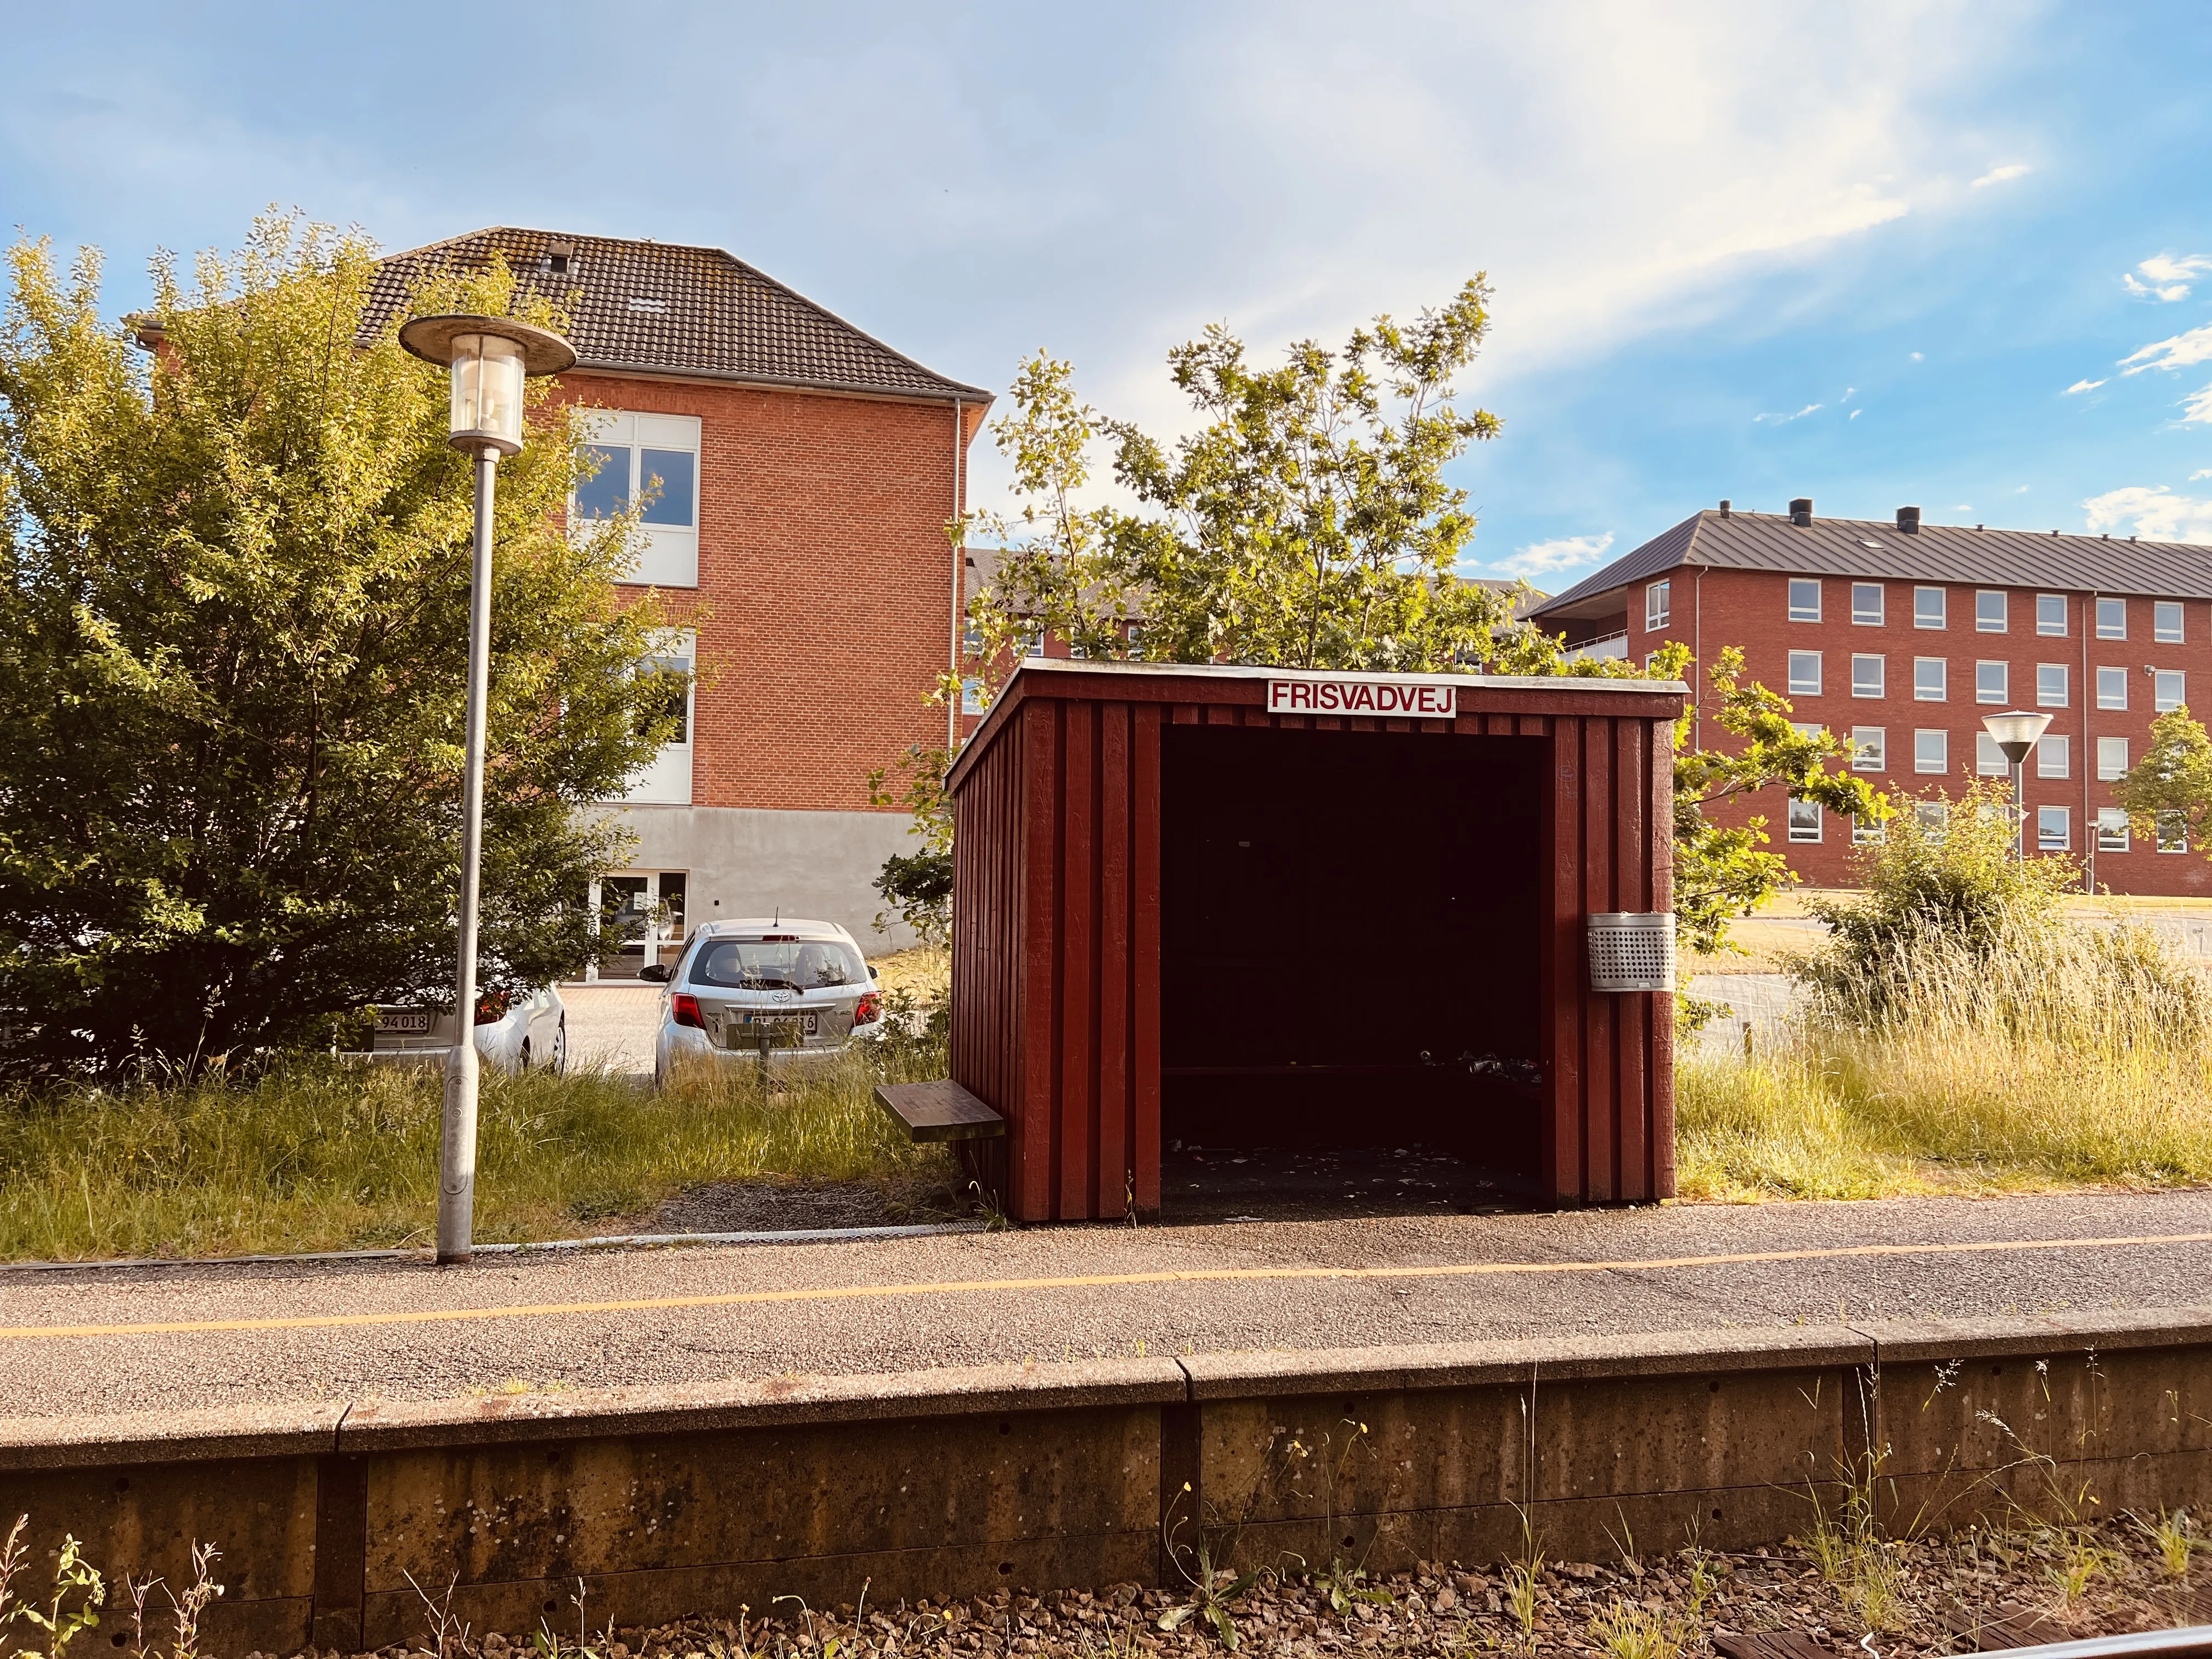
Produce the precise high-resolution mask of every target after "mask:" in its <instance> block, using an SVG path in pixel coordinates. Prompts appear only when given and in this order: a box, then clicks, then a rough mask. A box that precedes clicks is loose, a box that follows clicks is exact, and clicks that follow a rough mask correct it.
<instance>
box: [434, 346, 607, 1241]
mask: <svg viewBox="0 0 2212 1659" xmlns="http://www.w3.org/2000/svg"><path fill="white" fill-rule="evenodd" d="M399 343H400V344H401V345H403V346H404V347H406V349H408V350H410V351H411V352H413V353H414V354H415V355H416V356H417V357H420V358H422V360H423V361H425V362H433V363H438V364H441V365H442V366H444V367H446V368H448V369H450V370H451V371H452V374H453V408H452V415H451V419H450V430H449V432H448V434H447V442H449V443H451V444H452V445H453V447H454V448H456V449H458V450H460V451H462V452H463V453H467V454H472V455H474V456H475V457H476V459H477V514H476V553H475V557H474V560H473V562H472V563H471V566H470V571H469V729H468V758H467V762H466V764H465V771H464V774H463V779H462V784H461V899H460V929H459V931H460V939H459V947H458V949H457V951H455V957H456V961H455V965H454V969H453V1026H454V1036H453V1051H452V1053H450V1054H447V1057H446V1112H445V1121H444V1127H443V1131H442V1134H441V1140H440V1146H439V1152H438V1260H439V1261H441V1262H443V1261H467V1260H468V1259H469V1255H470V1249H471V1238H470V1235H471V1231H473V1228H474V1223H475V1216H476V1195H477V1194H476V1189H477V1044H476V1012H477V876H478V872H480V870H481V868H482V866H483V768H484V703H485V702H486V700H487V698H488V696H489V692H490V682H491V517H492V472H493V469H494V468H495V467H497V466H498V465H499V458H500V457H501V456H502V455H516V454H520V453H521V452H522V382H523V380H524V378H525V377H526V376H528V375H532V374H559V373H560V372H561V371H562V369H564V368H568V367H569V366H570V365H571V364H573V363H574V362H575V361H576V351H575V348H574V347H573V346H571V345H570V344H569V343H568V342H567V341H566V340H564V339H562V337H560V336H559V335H557V334H556V333H554V332H552V331H550V329H543V328H538V327H535V326H533V325H531V324H529V323H520V322H517V321H515V320H514V319H513V318H512V317H469V316H443V317H417V318H416V319H414V321H412V322H410V323H409V324H408V325H406V326H405V327H404V328H402V329H401V330H400V331H399Z"/></svg>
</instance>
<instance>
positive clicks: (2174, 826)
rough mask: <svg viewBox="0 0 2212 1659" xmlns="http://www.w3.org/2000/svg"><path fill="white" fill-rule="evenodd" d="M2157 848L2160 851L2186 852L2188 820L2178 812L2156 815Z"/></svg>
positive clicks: (2187, 847)
mask: <svg viewBox="0 0 2212 1659" xmlns="http://www.w3.org/2000/svg"><path fill="white" fill-rule="evenodd" d="M2158 850H2159V851H2160V852H2161V853H2186V852H2187V851H2188V850H2189V820H2188V819H2187V818H2185V817H2183V816H2182V815H2181V814H2180V813H2179V812H2160V814H2159V815H2158Z"/></svg>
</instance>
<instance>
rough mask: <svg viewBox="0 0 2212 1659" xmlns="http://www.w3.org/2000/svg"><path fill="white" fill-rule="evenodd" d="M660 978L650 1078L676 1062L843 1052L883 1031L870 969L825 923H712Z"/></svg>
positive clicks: (663, 1077) (651, 975)
mask: <svg viewBox="0 0 2212 1659" xmlns="http://www.w3.org/2000/svg"><path fill="white" fill-rule="evenodd" d="M639 976H640V977H641V978H643V979H653V980H659V981H661V982H662V983H663V984H664V985H665V987H666V988H665V990H663V991H662V992H661V994H660V1019H659V1030H657V1031H656V1032H655V1033H654V1035H653V1080H654V1081H655V1082H656V1083H665V1082H666V1081H667V1079H668V1075H669V1073H670V1072H671V1071H672V1070H673V1069H674V1068H675V1066H676V1065H677V1064H678V1062H679V1061H683V1060H695V1061H721V1062H724V1063H729V1062H733V1061H734V1062H739V1063H744V1062H750V1063H754V1064H758V1063H761V1062H762V1061H763V1060H813V1059H818V1058H821V1057H823V1056H824V1055H829V1054H842V1053H843V1052H845V1050H846V1049H847V1048H848V1047H850V1046H851V1045H852V1044H853V1043H855V1042H873V1041H875V1040H877V1039H878V1038H880V1037H881V1036H883V1034H884V999H883V995H882V994H881V992H879V991H878V989H877V987H876V971H875V969H872V968H871V967H869V966H868V963H867V958H866V957H863V956H862V955H861V954H860V944H859V942H858V941H857V940H855V939H854V937H853V936H852V935H851V934H850V933H847V932H846V931H845V930H844V929H843V928H842V927H838V926H837V925H836V923H835V922H830V921H793V920H792V919H790V918H789V917H778V918H776V919H775V920H773V921H766V920H757V921H711V922H708V923H707V924H706V925H705V926H704V927H701V928H700V929H699V931H698V932H697V933H694V934H692V935H691V938H690V940H689V942H687V943H686V944H685V945H684V954H683V955H682V956H681V957H678V958H677V960H676V963H675V965H674V966H673V967H670V966H666V965H665V964H655V965H654V966H653V967H650V968H647V969H643V970H642V971H641V974H640V975H639Z"/></svg>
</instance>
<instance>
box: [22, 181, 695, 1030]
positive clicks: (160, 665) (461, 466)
mask: <svg viewBox="0 0 2212 1659" xmlns="http://www.w3.org/2000/svg"><path fill="white" fill-rule="evenodd" d="M9 264H10V268H11V270H12V274H13V289H12V292H11V294H10V295H9V302H8V307H7V312H6V315H5V320H4V326H0V515H4V533H0V726H3V727H4V729H5V730H6V732H7V733H8V741H7V743H6V744H0V1011H5V1012H4V1013H0V1024H6V1025H8V1026H9V1027H11V1028H12V1032H13V1037H14V1041H13V1042H12V1043H11V1045H10V1048H9V1057H10V1058H11V1059H12V1060H15V1062H17V1063H29V1064H35V1065H43V1066H56V1065H75V1066H88V1067H103V1066H112V1065H114V1064H117V1063H118V1062H119V1061H121V1060H125V1059H126V1058H129V1057H131V1056H134V1055H143V1056H149V1057H161V1058H164V1059H168V1060H179V1061H183V1062H185V1063H190V1062H191V1061H192V1060H194V1059H195V1057H199V1056H211V1055H214V1054H220V1053H222V1052H224V1051H227V1050H229V1049H232V1048H239V1047H241V1046H246V1047H252V1046H261V1045H271V1044H286V1043H294V1042H302V1041H314V1040H316V1039H318V1038H319V1037H323V1036H326V1035H327V1033H328V1031H329V1030H330V1026H329V1018H330V1017H331V1015H333V1014H334V1013H337V1012H343V1011H349V1010H352V1009H356V1008H358V1007H360V1006H362V1005H364V1004H367V1003H371V1002H375V1001H381V1000H392V999H399V998H404V999H407V1000H423V1001H428V1002H431V1003H434V1004H435V1003H439V1002H441V1001H444V1000H449V999H450V996H451V991H450V988H449V987H450V984H451V977H450V976H451V972H452V951H453V926H454V921H453V904H454V896H455V890H456V888H457V886H458V884H459V875H458V866H459V815H460V769H461V761H462V740H463V735H464V733H463V722H464V709H465V663H466V653H467V636H468V590H469V541H470V529H471V461H470V459H469V458H467V457H465V456H463V455H461V454H459V453H456V452H455V451H453V449H451V448H450V447H448V446H447V442H446V427H447V409H446V404H447V391H446V386H445V377H444V375H443V374H442V373H441V371H440V370H438V369H435V368H432V367H430V366H429V365H427V364H424V363H420V362H416V360H414V359H413V358H411V357H410V356H407V355H406V354H405V353H404V352H403V351H402V350H401V349H400V347H399V345H398V339H397V319H395V321H394V323H393V325H392V326H387V327H386V328H385V329H384V330H383V331H380V332H379V333H377V334H376V335H375V336H374V337H373V338H357V337H356V331H357V329H358V328H359V326H360V323H361V319H362V313H363V306H364V302H365V301H367V299H368V291H369V283H370V281H371V279H372V276H373V275H374V250H373V249H372V248H371V247H370V246H368V243H367V242H366V241H365V240H362V238H361V237H359V236H358V235H343V236H340V235H334V234H331V233H330V232H328V231H327V230H325V229H323V228H319V227H313V226H303V225H301V224H300V223H298V222H295V220H293V219H291V218H289V217H285V216H276V215H271V216H268V217H266V218H264V219H263V220H262V221H260V222H258V223H257V224H256V226H255V228H254V230H253V233H252V236H251V237H250V239H249V240H248V241H247V243H246V246H245V247H244V249H243V250H242V251H241V252H239V253H238V254H236V255H235V256H234V257H231V258H222V257H219V256H217V255H214V254H207V255H203V256H202V257H201V258H200V259H199V260H198V261H197V265H196V268H195V270H194V272H193V275H192V276H191V278H190V279H189V281H187V280H186V279H185V278H183V277H181V276H179V273H178V272H177V270H175V268H174V266H173V264H172V263H171V262H170V261H169V260H167V258H162V259H161V260H157V261H156V263H155V266H154V279H155V302H154V305H153V307H152V309H151V311H150V313H149V315H148V317H147V318H146V319H143V323H142V327H143V325H145V324H150V325H151V328H150V329H149V330H148V337H155V338H158V339H159V340H160V341H161V346H160V349H158V350H156V351H155V352H153V353H152V354H151V355H150V356H146V355H143V354H141V353H139V352H138V351H137V349H136V348H135V347H134V345H133V342H132V337H131V332H130V331H126V330H124V329H118V328H116V327H113V326H111V325H106V324H104V323H103V322H102V321H101V319H100V312H99V299H100V292H99V290H100V257H99V255H98V254H97V253H94V252H87V253H85V254H82V255H81V256H80V258H78V260H77V262H76V266H75V268H74V270H73V271H72V272H71V273H70V275H69V276H67V277H64V276H62V275H61V274H60V273H58V271H57V270H56V269H55V266H54V264H53V261H52V253H51V251H50V249H49V247H48V246H47V244H46V242H44V241H43V240H40V241H21V242H18V244H17V245H16V246H15V247H14V248H13V250H12V251H11V252H10V254H9ZM519 299H520V295H517V293H516V291H515V289H514V285H513V279H512V276H511V275H510V274H509V273H508V272H507V271H506V270H504V269H502V268H498V267H495V268H494V269H492V270H489V271H488V272H484V273H483V274H481V275H478V276H471V277H459V276H455V277H448V278H443V279H441V280H440V281H439V282H437V283H435V284H433V285H432V286H430V287H429V288H427V289H425V290H424V291H423V292H422V294H421V295H418V296H417V305H418V307H419V308H421V309H424V310H480V311H487V312H492V313H505V312H507V311H508V310H509V308H510V306H513V308H514V309H515V310H516V312H517V313H518V314H522V315H526V316H530V317H531V318H532V320H538V321H543V322H547V323H550V324H553V325H558V323H559V321H560V319H559V318H558V317H557V316H556V315H554V314H552V313H550V311H549V310H548V308H547V307H544V305H543V304H542V303H534V304H518V303H516V302H517V301H518V300H519ZM583 419H584V416H582V415H581V414H580V411H578V410H574V409H572V408H562V407H560V406H557V405H556V404H553V403H551V402H549V401H548V397H547V387H546V386H544V385H542V384H539V383H532V395H531V410H530V422H531V428H532V432H531V439H530V442H529V444H528V445H527V446H526V448H525V449H524V451H523V453H522V454H521V455H520V456H519V457H516V458H514V459H511V460H508V461H507V462H505V463H503V464H502V465H501V467H500V469H499V489H498V495H497V501H498V516H497V550H496V557H495V582H496V601H495V605H494V609H493V638H492V668H491V691H492V696H491V705H490V744H489V758H488V763H487V773H486V791H485V809H484V810H485V839H484V846H485V860H484V879H483V898H484V904H483V951H484V957H485V962H486V969H485V980H486V983H487V985H488V986H489V987H492V988H498V987H502V986H504V987H519V986H522V985H527V984H534V983H542V982H544V981H547V980H549V979H551V978H554V977H556V976H557V975H562V974H566V973H568V972H571V971H574V969H578V968H580V966H581V965H582V964H583V963H585V961H586V959H587V958H588V957H589V956H590V954H591V952H592V948H593V947H592V943H591V940H590V938H589V918H588V917H587V916H586V915H585V913H584V907H583V904H582V897H583V894H584V891H585V888H586V884H587V882H588V881H589V880H590V878H591V877H592V875H593V874H594V873H595V872H597V871H599V870H601V869H604V868H605V867H606V866H607V865H608V864H609V863H610V862H611V861H614V860H616V859H617V855H618V854H619V853H620V851H621V850H622V844H623V843H622V839H621V837H620V836H618V834H617V831H616V830H615V829H613V828H612V827H611V824H610V823H607V822H605V821H604V819H603V818H602V817H594V816H592V815H591V814H588V813H583V812H580V811H579V809H580V807H583V806H585V805H586V804H588V803H590V802H592V801H595V800H602V799H607V798H609V797H610V796H612V795H615V794H617V793H619V792H620V790H621V788H622V787H623V781H624V780H625V779H626V778H627V777H629V775H632V774H633V773H634V772H635V769H636V768H637V767H638V766H639V765H640V764H641V763H643V762H644V761H645V760H646V759H647V758H648V757H650V756H651V754H652V753H653V750H654V749H655V747H656V746H657V744H659V743H660V742H661V741H663V740H664V739H665V738H666V737H667V736H668V735H669V730H670V726H669V717H668V714H667V709H666V700H665V687H662V686H659V685H657V684H655V683H654V682H653V679H652V678H651V677H650V676H649V675H646V674H641V673H639V672H638V671H637V670H638V666H639V665H640V664H641V662H642V661H643V660H644V659H647V658H648V657H649V656H650V655H651V654H652V645H653V638H654V635H655V630H656V629H657V628H659V626H660V625H662V620H663V619H662V618H661V617H660V616H659V612H658V611H657V610H656V608H655V606H654V605H653V604H651V603H649V602H648V603H647V604H643V605H629V606H625V605H623V604H622V603H620V602H619V601H618V599H617V595H616V592H615V589H614V587H613V585H612V579H613V578H614V577H615V576H616V575H617V574H618V573H619V571H620V570H621V568H622V567H623V564H624V563H625V562H626V558H627V555H626V552H625V547H624V544H625V538H626V535H627V527H626V526H624V525H623V523H622V522H621V521H619V520H617V521H615V522H612V523H610V524H608V525H606V526H603V527H600V528H599V529H597V530H596V531H595V532H592V533H590V534H588V535H585V534H577V535H574V536H572V535H571V534H570V533H568V531H567V530H565V529H564V528H563V526H562V521H561V515H562V513H563V511H564V509H565V507H566V504H567V501H568V496H569V493H570V489H571V486H572V484H573V482H574V478H575V477H576V475H577V469H578V467H579V465H583V464H585V463H582V462H580V459H579V458H580V454H581V453H582V452H581V450H580V438H581V436H582V432H581V426H580V422H581V421H582V420H583Z"/></svg>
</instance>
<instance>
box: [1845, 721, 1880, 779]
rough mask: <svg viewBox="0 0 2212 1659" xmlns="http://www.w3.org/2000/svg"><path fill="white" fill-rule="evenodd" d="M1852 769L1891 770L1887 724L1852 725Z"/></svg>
mask: <svg viewBox="0 0 2212 1659" xmlns="http://www.w3.org/2000/svg"><path fill="white" fill-rule="evenodd" d="M1851 770H1852V771H1854V772H1887V770H1889V728H1888V727H1887V726H1853V727H1851Z"/></svg>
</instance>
